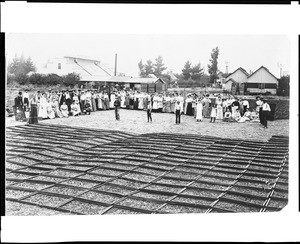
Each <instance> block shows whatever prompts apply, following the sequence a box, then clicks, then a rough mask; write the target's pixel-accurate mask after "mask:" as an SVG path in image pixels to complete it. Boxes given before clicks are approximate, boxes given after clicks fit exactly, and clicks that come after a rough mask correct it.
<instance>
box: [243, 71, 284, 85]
mask: <svg viewBox="0 0 300 244" xmlns="http://www.w3.org/2000/svg"><path fill="white" fill-rule="evenodd" d="M247 82H249V83H252V82H253V83H276V84H278V81H277V79H276V78H275V77H274V76H272V75H271V74H270V73H269V72H267V71H266V70H265V69H260V70H258V71H257V72H256V73H255V74H253V75H252V76H250V77H249V78H248V81H247Z"/></svg>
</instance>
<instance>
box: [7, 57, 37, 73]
mask: <svg viewBox="0 0 300 244" xmlns="http://www.w3.org/2000/svg"><path fill="white" fill-rule="evenodd" d="M30 71H33V72H35V71H36V67H35V65H34V64H33V62H32V60H31V58H30V57H29V58H27V59H25V58H24V56H23V55H22V56H21V57H20V58H18V57H17V56H15V57H14V59H13V60H12V62H11V63H9V64H8V67H7V72H8V73H9V74H13V75H15V76H19V75H27V74H28V73H29V72H30ZM20 77H21V76H20Z"/></svg>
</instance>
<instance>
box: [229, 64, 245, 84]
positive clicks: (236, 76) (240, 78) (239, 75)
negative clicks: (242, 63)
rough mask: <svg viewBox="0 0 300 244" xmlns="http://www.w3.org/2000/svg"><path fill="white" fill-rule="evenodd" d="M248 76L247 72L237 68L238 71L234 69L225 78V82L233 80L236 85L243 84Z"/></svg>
mask: <svg viewBox="0 0 300 244" xmlns="http://www.w3.org/2000/svg"><path fill="white" fill-rule="evenodd" d="M248 76H249V74H248V73H247V71H246V70H244V69H243V68H241V67H239V68H238V69H236V70H235V71H234V72H232V73H231V74H230V75H228V76H227V77H226V81H228V80H230V79H233V80H234V81H236V82H237V83H245V82H247V78H248Z"/></svg>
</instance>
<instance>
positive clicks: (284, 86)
mask: <svg viewBox="0 0 300 244" xmlns="http://www.w3.org/2000/svg"><path fill="white" fill-rule="evenodd" d="M277 95H279V96H289V95H290V76H289V75H286V76H282V77H281V78H280V79H278V88H277Z"/></svg>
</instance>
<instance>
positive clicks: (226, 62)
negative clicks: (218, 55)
mask: <svg viewBox="0 0 300 244" xmlns="http://www.w3.org/2000/svg"><path fill="white" fill-rule="evenodd" d="M228 63H229V62H228V61H225V64H226V74H228Z"/></svg>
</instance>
